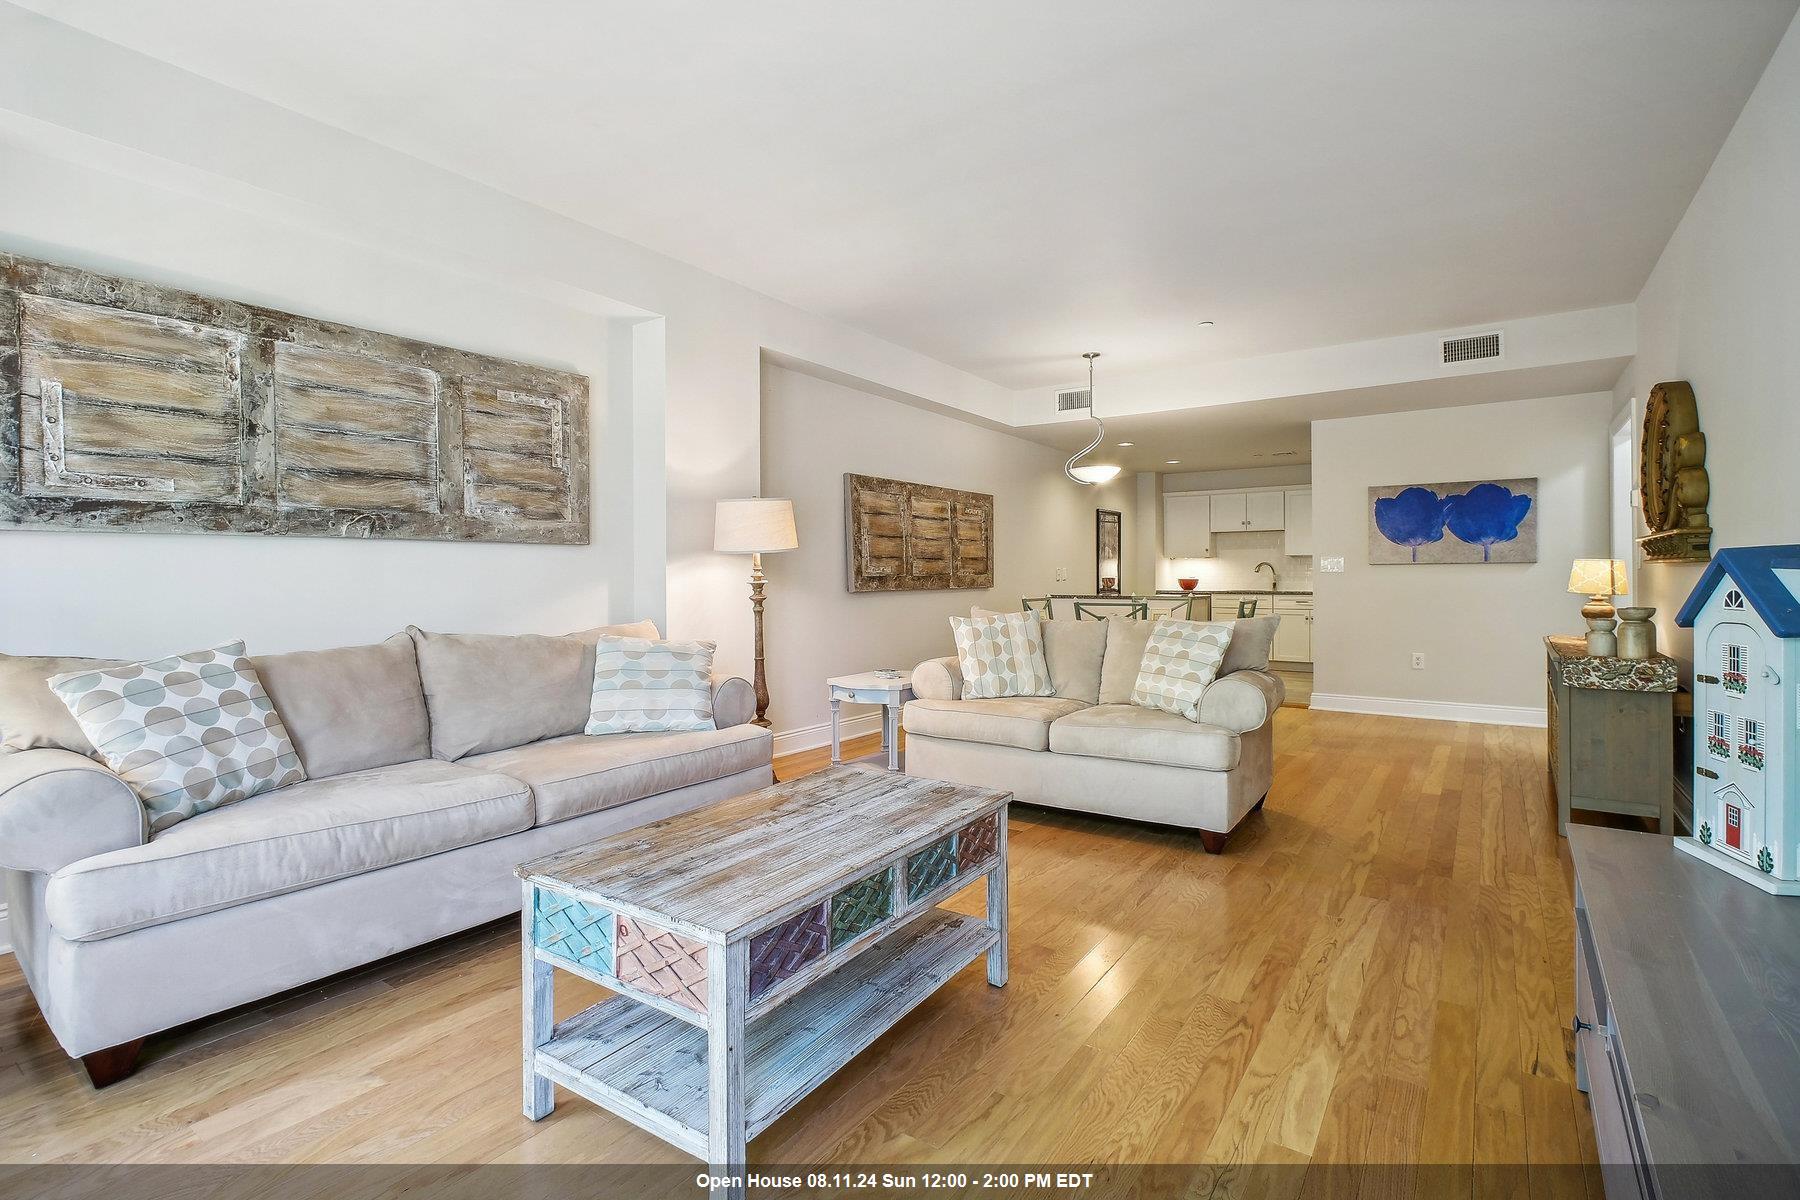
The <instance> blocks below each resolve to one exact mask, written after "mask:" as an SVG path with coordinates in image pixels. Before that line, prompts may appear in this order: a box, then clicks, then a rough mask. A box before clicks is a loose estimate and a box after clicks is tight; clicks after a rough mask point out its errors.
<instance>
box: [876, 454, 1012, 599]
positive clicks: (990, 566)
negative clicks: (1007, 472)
mask: <svg viewBox="0 0 1800 1200" xmlns="http://www.w3.org/2000/svg"><path fill="white" fill-rule="evenodd" d="M844 533H845V543H846V554H845V559H846V565H847V570H848V577H847V579H846V581H845V583H846V586H847V587H848V588H849V590H850V591H852V592H925V591H943V590H948V589H951V588H990V587H993V586H994V498H993V497H992V496H990V495H988V494H986V493H985V492H959V491H956V490H954V489H952V488H941V487H932V486H930V485H929V484H923V483H905V482H902V481H901V480H898V479H877V478H875V477H873V476H869V475H849V474H846V475H845V476H844Z"/></svg>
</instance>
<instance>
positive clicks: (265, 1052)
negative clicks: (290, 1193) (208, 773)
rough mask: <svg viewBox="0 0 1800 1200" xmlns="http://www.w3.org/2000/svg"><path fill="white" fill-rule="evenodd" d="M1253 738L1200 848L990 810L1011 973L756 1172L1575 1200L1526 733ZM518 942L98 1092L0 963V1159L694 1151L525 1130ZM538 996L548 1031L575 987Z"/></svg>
mask: <svg viewBox="0 0 1800 1200" xmlns="http://www.w3.org/2000/svg"><path fill="white" fill-rule="evenodd" d="M1276 744H1277V756H1278V761H1277V766H1276V775H1275V778H1276V783H1275V788H1274V790H1273V792H1272V793H1271V794H1270V796H1269V799H1268V803H1267V804H1266V805H1265V807H1264V809H1263V811H1262V812H1261V813H1260V814H1256V815H1253V816H1252V817H1251V818H1250V819H1249V821H1248V822H1247V824H1246V826H1245V827H1243V828H1241V829H1240V830H1239V832H1238V834H1237V836H1236V837H1235V838H1234V839H1233V840H1232V842H1231V845H1230V847H1229V849H1228V850H1227V851H1226V853H1225V854H1223V855H1221V856H1216V857H1215V856H1212V855H1208V854H1205V853H1204V852H1203V851H1202V850H1201V847H1200V845H1199V843H1198V841H1197V840H1196V839H1195V838H1194V836H1193V835H1192V834H1188V833H1182V832H1180V831H1176V830H1170V829H1163V828H1156V827H1150V826H1142V825H1133V824H1129V823H1124V822H1118V821H1111V820H1100V819H1089V818H1085V817H1079V816H1072V815H1067V814H1060V813H1054V812H1048V811H1045V810H1039V809H1032V808H1017V809H1015V810H1014V816H1013V824H1012V920H1013V924H1012V973H1011V983H1010V984H1009V985H1008V986H1007V987H1006V988H1004V989H995V988H990V987H989V986H988V985H987V982H986V978H985V976H984V974H983V972H982V970H981V968H980V965H979V964H977V965H975V966H974V967H971V968H969V969H967V970H965V971H964V972H962V973H961V974H960V975H959V976H957V978H956V979H954V980H952V981H951V983H950V984H949V985H948V986H946V987H945V988H944V990H943V991H941V992H940V993H939V994H938V995H937V996H936V997H935V998H933V999H932V1000H931V1001H928V1002H927V1003H926V1004H925V1005H923V1006H922V1007H921V1008H919V1009H918V1010H916V1011H915V1012H913V1013H912V1014H911V1015H910V1016H909V1017H907V1018H906V1019H905V1020H904V1021H902V1022H901V1023H900V1024H899V1025H898V1026H897V1027H896V1028H895V1029H894V1030H893V1031H891V1032H890V1033H888V1034H887V1035H886V1036H885V1037H883V1038H882V1039H881V1040H880V1041H878V1042H877V1043H876V1044H875V1045H874V1046H873V1047H872V1048H871V1049H869V1050H868V1051H866V1052H865V1053H864V1054H863V1055H861V1056H860V1057H859V1058H858V1059H856V1060H855V1061H854V1062H853V1063H851V1064H850V1065H849V1066H848V1067H847V1068H845V1069H844V1070H843V1071H842V1072H840V1073H839V1074H838V1075H837V1076H836V1077H834V1078H833V1079H831V1080H830V1081H829V1082H828V1083H826V1084H825V1085H824V1086H823V1087H821V1088H820V1089H819V1090H818V1091H817V1092H815V1093H814V1094H813V1095H812V1096H811V1097H809V1098H808V1099H807V1100H806V1101H804V1102H803V1103H802V1104H801V1105H800V1106H799V1107H798V1108H796V1109H795V1110H794V1111H793V1112H792V1113H790V1114H789V1115H788V1116H786V1117H785V1118H784V1119H782V1120H781V1121H780V1122H779V1123H778V1124H776V1125H775V1126H774V1127H773V1128H771V1129H770V1130H769V1131H768V1133H766V1134H765V1135H764V1136H762V1137H760V1138H758V1139H757V1140H756V1141H755V1142H753V1143H752V1144H751V1157H752V1160H753V1162H754V1163H764V1164H766V1163H864V1164H866V1163H871V1162H874V1163H880V1162H916V1161H937V1162H964V1163H967V1162H991V1163H1003V1162H1010V1163H1033V1162H1057V1163H1079V1162H1100V1163H1123V1164H1131V1163H1146V1162H1149V1163H1156V1162H1223V1163H1245V1162H1258V1163H1285V1164H1296V1165H1303V1164H1306V1163H1309V1162H1317V1163H1344V1162H1351V1163H1410V1162H1423V1163H1437V1164H1449V1166H1447V1167H1445V1168H1443V1170H1444V1171H1446V1172H1448V1173H1449V1175H1448V1177H1449V1178H1450V1179H1451V1180H1453V1181H1459V1182H1455V1184H1454V1186H1453V1188H1452V1190H1453V1191H1455V1192H1456V1193H1457V1194H1463V1195H1468V1194H1487V1193H1489V1192H1492V1193H1493V1194H1509V1195H1528V1194H1529V1195H1559V1196H1560V1195H1572V1196H1578V1195H1583V1194H1584V1193H1585V1194H1586V1195H1588V1196H1592V1197H1595V1198H1596V1200H1597V1198H1598V1197H1599V1195H1600V1189H1599V1177H1598V1173H1597V1172H1596V1171H1594V1170H1592V1169H1590V1168H1588V1167H1585V1166H1584V1165H1583V1164H1591V1163H1592V1162H1593V1160H1594V1144H1593V1137H1592V1129H1591V1125H1590V1123H1589V1117H1588V1113H1587V1106H1586V1103H1585V1100H1584V1098H1583V1097H1582V1096H1581V1095H1580V1094H1579V1093H1578V1092H1577V1091H1576V1089H1575V1086H1574V1071H1573V1068H1572V1066H1571V1058H1570V1053H1571V1044H1570V1034H1569V1031H1568V1014H1569V1013H1570V1011H1571V995H1572V990H1573V980H1572V970H1571V949H1570V947H1571V941H1572V928H1571V921H1572V915H1571V905H1570V891H1571V889H1570V872H1569V863H1568V855H1567V852H1566V849H1565V843H1563V842H1562V841H1561V840H1560V839H1558V838H1557V836H1556V833H1555V821H1554V813H1553V810H1552V807H1551V803H1550V801H1549V799H1548V798H1547V797H1546V794H1545V783H1544V773H1545V765H1544V735H1543V732H1542V731H1541V730H1531V729H1512V728H1502V727H1493V726H1477V725H1460V724H1451V723H1443V722H1431V721H1408V720H1399V719H1395V718H1385V717H1365V716H1357V715H1352V714H1342V713H1324V712H1311V711H1308V710H1301V709H1289V710H1284V711H1283V712H1282V713H1281V715H1280V716H1279V717H1278V719H1277V723H1276ZM826 757H827V755H826V752H824V751H815V752H809V753H806V754H801V755H795V756H792V757H790V758H788V759H785V760H783V761H782V762H781V763H780V767H779V769H780V773H781V775H782V776H784V777H792V776H794V775H796V774H800V773H803V772H806V771H810V770H816V769H818V768H819V767H821V766H823V765H824V763H825V760H826ZM980 903H981V901H980V897H979V889H976V890H975V891H973V892H970V893H966V894H965V895H964V896H963V897H961V898H960V899H959V901H958V903H957V905H956V906H957V907H959V908H964V909H965V910H966V911H972V912H973V911H979V905H980ZM517 937H518V935H517V927H516V924H515V923H513V922H502V923H499V924H497V925H491V926H488V927H486V928H484V929H481V930H477V931H475V932H473V933H471V934H468V935H465V936H463V937H460V938H456V939H452V940H451V941H448V942H444V943H439V944H437V945H435V946H433V947H430V948H428V949H426V950H424V951H421V952H418V953H414V954H411V955H406V956H403V957H401V958H398V959H395V960H391V961H390V962H387V963H384V964H380V965H378V966H376V967H374V968H372V969H369V970H367V971H364V972H362V973H359V974H356V975H352V976H348V977H344V978H340V979H337V980H333V981H331V982H329V983H328V984H326V985H324V986H322V987H320V988H317V989H314V990H313V991H310V992H307V993H303V994H300V995H297V996H291V997H287V998H285V999H282V1000H280V1001H278V1002H274V1003H272V1004H270V1005H267V1006H265V1007H263V1008H259V1009H256V1010H252V1011H248V1012H243V1013H239V1014H236V1015H233V1016H231V1017H228V1018H224V1019H221V1020H219V1021H215V1022H212V1023H209V1024H205V1025H201V1026H198V1027H193V1028H190V1029H187V1030H183V1031H180V1032H177V1033H175V1034H172V1035H166V1036H164V1037H160V1038H153V1039H151V1041H150V1044H149V1047H148V1049H147V1051H146V1056H145V1064H144V1067H143V1068H142V1070H140V1071H139V1073H138V1074H137V1075H136V1076H134V1077H133V1078H131V1079H128V1080H126V1081H125V1082H123V1083H121V1084H119V1085H117V1086H115V1087H113V1088H111V1089H109V1090H107V1091H105V1092H103V1093H96V1092H93V1091H91V1090H89V1088H88V1086H87V1084H86V1083H85V1082H84V1081H83V1079H82V1078H81V1075H80V1071H79V1069H78V1067H77V1066H76V1065H75V1064H73V1063H71V1062H70V1061H69V1060H68V1059H66V1058H65V1057H64V1056H63V1055H62V1053H61V1052H60V1051H59V1050H58V1048H57V1047H56V1045H55V1043H54V1041H53V1040H52V1039H51V1037H50V1035H49V1033H48V1032H47V1031H46V1029H45V1028H44V1026H43V1023H42V1021H41V1019H40V1018H39V1017H38V1016H37V1013H36V1009H35V1006H34V1004H33V1002H32V1000H31V998H30V996H29V994H28V992H27V991H26V989H25V986H24V984H23V982H22V980H21V978H20V976H19V974H18V971H17V968H16V965H15V964H14V962H13V960H12V959H10V958H5V959H0V1080H4V1084H3V1086H0V1159H3V1160H4V1161H7V1162H14V1163H18V1162H56V1161H64V1162H69V1161H73V1162H82V1161H96V1160H98V1161H110V1162H170V1161H190V1162H191V1161H211V1162H219V1161H226V1162H269V1161H281V1162H390V1163H396V1162H401V1163H430V1162H511V1163H518V1162H535V1163H550V1162H595V1161H606V1162H628V1163H630V1162H636V1163H682V1162H691V1160H687V1159H685V1158H684V1157H683V1156H682V1155H681V1154H680V1153H679V1152H677V1151H675V1150H673V1149H671V1148H670V1147H668V1146H666V1145H665V1144H663V1143H662V1142H660V1141H659V1140H657V1139H656V1138H654V1137H652V1136H650V1135H649V1134H646V1133H642V1132H640V1131H638V1130H637V1129H635V1128H634V1127H632V1126H631V1125H629V1124H627V1123H625V1122H624V1121H621V1120H619V1119H617V1118H614V1117H611V1116H609V1115H607V1114H606V1113H604V1112H602V1111H600V1110H598V1109H596V1108H594V1107H593V1106H592V1105H589V1104H587V1103H585V1102H583V1101H581V1100H579V1099H577V1098H575V1097H572V1096H568V1095H564V1094H559V1097H558V1104H557V1108H556V1111H555V1113H554V1115H553V1116H552V1117H551V1118H549V1119H548V1120H546V1121H544V1122H542V1123H541V1124H532V1123H531V1122H528V1121H526V1120H524V1119H523V1118H522V1117H521V1116H520V1114H519V1105H520V1097H519V1087H520V1085H519V1063H518V1056H519V965H518V946H517ZM557 990H558V994H557V1010H558V1015H559V1017H560V1016H565V1015H567V1014H570V1013H573V1012H575V1011H577V1010H579V1009H580V1008H583V1007H585V1006H587V1005H588V1004H591V1003H593V1002H594V1001H595V1000H596V999H598V998H599V997H600V996H601V995H602V993H601V992H600V991H599V989H597V988H594V987H592V986H589V985H585V984H583V983H581V982H580V981H575V980H569V979H566V978H559V981H558V989H557ZM1478 1164H1481V1165H1478ZM1486 1164H1512V1166H1511V1167H1508V1168H1490V1167H1489V1166H1487V1165H1486ZM1441 1177H1442V1176H1440V1178H1441ZM1292 1178H1293V1179H1294V1180H1296V1181H1297V1182H1296V1184H1295V1186H1296V1187H1300V1188H1302V1189H1303V1191H1304V1192H1305V1193H1307V1194H1310V1193H1311V1192H1312V1191H1314V1190H1317V1189H1319V1188H1324V1189H1325V1190H1330V1187H1331V1185H1330V1183H1329V1182H1323V1183H1321V1182H1319V1181H1320V1180H1323V1179H1325V1178H1326V1176H1325V1174H1321V1175H1320V1176H1318V1177H1314V1176H1309V1175H1308V1174H1307V1173H1306V1172H1305V1171H1303V1170H1302V1171H1300V1172H1299V1174H1297V1175H1294V1176H1292ZM1308 1179H1313V1180H1314V1182H1313V1183H1307V1182H1306V1181H1307V1180H1308ZM1352 1190H1354V1188H1352ZM1363 1194H1365V1195H1368V1194H1373V1193H1371V1192H1370V1191H1368V1190H1367V1189H1365V1190H1364V1193H1363ZM1431 1194H1434V1195H1435V1194H1439V1193H1438V1192H1437V1191H1436V1190H1433V1191H1432V1193H1431Z"/></svg>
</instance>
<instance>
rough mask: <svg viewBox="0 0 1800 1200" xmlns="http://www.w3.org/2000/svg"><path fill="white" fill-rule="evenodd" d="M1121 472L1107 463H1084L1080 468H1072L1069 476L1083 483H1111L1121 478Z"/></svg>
mask: <svg viewBox="0 0 1800 1200" xmlns="http://www.w3.org/2000/svg"><path fill="white" fill-rule="evenodd" d="M1119 470H1120V468H1118V467H1115V466H1111V465H1110V464H1107V463H1093V464H1088V463H1083V464H1082V465H1081V466H1079V467H1070V468H1069V474H1071V475H1073V476H1075V478H1077V479H1079V480H1081V482H1083V483H1111V482H1112V481H1113V480H1115V479H1117V478H1118V477H1119Z"/></svg>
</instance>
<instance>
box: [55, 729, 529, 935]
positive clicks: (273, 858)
mask: <svg viewBox="0 0 1800 1200" xmlns="http://www.w3.org/2000/svg"><path fill="white" fill-rule="evenodd" d="M531 820H532V809H531V791H530V789H529V788H527V787H526V786H525V785H524V784H523V783H521V782H519V781H518V780H516V779H508V778H507V777H505V776H504V775H494V774H489V773H485V772H481V771H473V770H470V769H469V768H467V767H460V766H455V765H452V764H450V763H443V762H436V761H434V760H431V759H427V760H425V761H423V762H413V763H401V764H399V765H397V766H391V767H377V768H376V769H374V770H371V771H358V772H355V773H353V774H350V775H338V776H335V777H333V778H331V779H315V780H311V781H309V782H306V783H299V784H295V785H294V786H292V787H287V788H283V789H281V790H280V791H278V792H270V793H269V794H267V795H264V796H257V797H255V798H253V799H250V800H244V801H240V802H239V803H237V804H233V805H230V806H228V807H225V808H219V809H214V810H213V811H211V812H208V813H203V814H201V815H199V816H197V817H193V818H191V819H190V820H187V821H183V822H182V823H181V824H179V825H176V826H175V827H174V828H172V829H169V830H167V831H166V832H164V833H161V834H158V835H157V836H156V837H154V838H152V839H151V840H150V841H149V842H147V843H146V844H144V845H142V846H133V847H131V848H130V849H127V850H115V851H112V852H110V853H107V854H100V855H96V856H94V857H93V858H87V859H83V860H82V861H80V862H77V863H72V864H70V865H69V866H67V867H64V868H63V869H62V870H60V871H58V872H57V873H56V874H55V875H52V876H51V877H50V883H49V888H48V891H47V894H46V897H45V910H46V912H47V913H48V915H49V918H50V924H51V926H52V927H53V928H54V929H55V930H56V931H57V932H58V933H60V934H61V935H62V936H63V937H65V938H69V939H70V940H73V941H90V940H93V939H95V938H103V937H111V936H113V935H114V934H119V933H125V932H127V931H129V930H132V929H142V928H145V927H146V926H150V925H161V924H163V923H164V922H167V921H175V920H180V919H182V918H184V917H191V916H196V915H198V914H200V913H204V912H211V911H213V910H215V909H220V908H230V907H231V906H232V905H235V904H244V903H247V902H249V901H252V900H260V899H263V898H265V897H268V896H276V895H280V894H281V893H283V892H291V891H295V890H298V889H300V888H306V887H312V886H314V885H316V884H321V883H325V882H327V881H329V880H332V879H340V878H342V877H344V876H346V875H358V874H362V873H363V872H365V871H373V870H376V869H377V868H380V867H386V866H391V865H393V864H394V863H401V862H406V861H408V860H410V859H415V858H424V857H425V856H426V855H430V854H437V853H440V852H441V851H445V850H454V849H456V848H457V847H459V846H469V845H473V844H475V843H476V842H483V841H487V840H488V839H490V838H496V837H500V836H503V835H505V834H509V833H517V832H518V831H519V830H522V829H529V828H531ZM370 919H371V920H379V919H380V914H379V913H371V914H370ZM296 933H297V936H298V935H302V934H304V931H296ZM176 967H177V964H171V968H172V969H174V968H176Z"/></svg>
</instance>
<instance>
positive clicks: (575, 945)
mask: <svg viewBox="0 0 1800 1200" xmlns="http://www.w3.org/2000/svg"><path fill="white" fill-rule="evenodd" d="M532 890H533V892H534V897H533V904H532V919H531V940H532V943H533V944H534V945H536V946H537V948H538V949H540V950H542V951H544V952H545V953H546V954H554V955H556V956H557V957H558V958H566V959H568V960H569V961H570V962H572V963H576V964H579V965H580V966H584V967H586V968H588V969H589V970H591V971H599V972H600V973H601V974H603V975H611V974H613V915H612V913H611V912H609V911H608V910H606V909H604V908H601V907H600V906H599V905H598V904H589V903H587V902H586V901H583V900H577V899H575V898H574V897H573V896H565V895H563V894H562V893H561V892H553V891H550V890H549V889H547V888H534V889H532Z"/></svg>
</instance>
